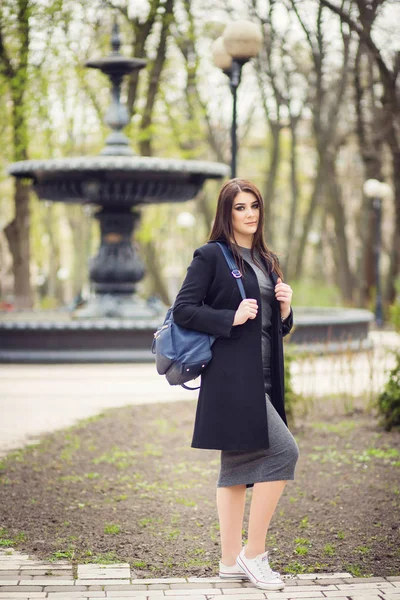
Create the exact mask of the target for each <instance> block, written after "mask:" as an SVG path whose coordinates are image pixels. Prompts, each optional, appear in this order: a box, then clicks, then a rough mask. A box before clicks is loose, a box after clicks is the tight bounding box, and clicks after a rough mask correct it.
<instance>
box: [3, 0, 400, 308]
mask: <svg viewBox="0 0 400 600" xmlns="http://www.w3.org/2000/svg"><path fill="white" fill-rule="evenodd" d="M115 18H117V19H118V23H119V26H120V30H121V39H122V46H121V53H122V54H124V55H125V56H135V57H136V58H141V57H145V58H146V59H147V60H148V62H147V66H146V68H145V69H143V70H141V71H140V72H139V71H135V72H133V73H132V74H131V75H130V76H128V77H126V78H125V81H124V83H123V88H122V100H123V102H125V103H126V105H127V108H128V112H129V119H130V122H129V125H128V126H127V127H126V128H125V133H126V134H127V136H128V137H129V140H130V142H131V146H132V148H133V149H134V151H135V152H136V153H137V154H139V155H144V156H157V157H162V158H184V159H200V160H201V159H205V160H211V161H218V162H223V163H226V164H229V163H230V160H231V143H230V130H231V125H232V95H231V91H230V88H229V78H228V77H227V76H226V74H224V72H223V71H222V70H221V68H218V67H217V66H216V64H215V63H214V62H213V51H212V49H213V43H214V42H215V40H217V38H218V37H220V36H221V34H223V32H224V30H225V28H226V26H227V25H228V24H229V23H231V22H232V21H234V20H238V19H245V20H250V21H252V22H253V23H254V24H256V25H257V26H258V28H259V31H260V32H261V34H262V46H261V50H260V52H259V54H258V55H257V57H256V58H254V59H252V60H251V61H249V62H248V63H247V64H245V65H243V69H242V73H241V82H240V85H239V87H238V88H237V120H238V130H237V140H238V154H237V175H238V176H241V177H245V178H248V179H250V180H252V181H254V182H255V183H256V184H257V185H258V186H259V187H260V189H261V190H262V192H263V195H264V197H265V203H266V215H265V216H266V224H265V227H266V239H267V243H268V245H269V247H270V248H272V249H273V250H274V251H275V252H277V253H278V255H279V257H280V261H281V265H282V267H283V271H284V274H285V279H286V281H288V282H290V285H291V286H292V288H293V290H294V299H295V304H297V305H302V306H348V307H350V306H352V307H362V308H369V309H371V310H374V307H375V295H376V277H377V272H376V268H377V264H376V260H375V259H374V247H375V246H374V244H375V243H376V235H377V227H378V226H379V228H380V232H381V242H380V269H381V282H382V299H383V312H384V318H385V319H387V318H388V314H389V309H390V306H394V305H395V303H396V295H398V294H399V293H400V290H399V285H400V283H399V272H400V271H399V270H400V242H399V239H400V237H399V236H400V100H399V93H398V85H399V84H398V72H399V69H400V50H399V48H400V6H399V4H398V3H397V2H394V1H391V0H373V1H370V2H369V1H368V0H355V1H353V2H347V1H344V2H340V3H337V2H335V0H332V2H329V1H328V0H326V1H325V0H279V1H278V0H274V1H272V0H270V1H269V2H258V1H257V0H241V1H240V2H239V1H235V0H231V1H225V0H224V1H222V0H221V1H220V0H213V1H212V2H211V1H208V0H202V1H200V0H150V1H148V0H135V1H133V0H132V1H131V0H109V1H108V0H93V1H92V2H90V3H88V2H84V1H80V0H64V1H63V0H56V1H54V2H53V1H51V0H3V2H2V4H1V7H0V139H1V144H0V302H1V303H2V304H1V305H2V308H3V309H11V308H23V309H30V308H36V309H49V308H50V309H54V308H57V307H61V306H64V305H67V304H69V303H71V302H72V301H73V299H74V298H76V297H77V295H79V294H83V296H85V294H86V295H87V294H89V291H90V290H89V283H88V267H87V264H88V260H89V258H90V257H91V256H93V255H94V254H95V252H96V249H97V247H98V245H99V237H100V234H99V229H98V225H97V224H96V223H95V222H94V220H93V219H92V216H93V213H94V212H95V211H96V207H95V206H89V205H87V206H81V205H68V204H64V203H52V202H39V201H38V199H37V197H36V196H35V193H34V192H33V191H32V190H30V187H29V185H25V184H24V182H23V181H21V180H19V181H18V183H17V184H16V183H15V180H14V179H13V178H12V177H11V176H10V175H8V174H7V167H8V165H9V164H10V163H11V162H13V161H18V160H26V159H40V158H57V157H69V156H79V155H87V154H97V153H98V152H99V151H100V150H101V148H102V147H103V145H104V139H105V137H106V135H107V131H108V129H107V127H106V125H105V124H104V120H103V117H104V113H105V112H106V110H107V107H108V104H109V94H110V92H109V84H108V82H107V81H106V79H105V78H104V76H103V75H102V74H101V73H98V72H95V71H93V70H91V69H85V68H84V63H85V61H87V60H88V59H90V58H92V57H93V56H98V55H103V56H104V55H106V54H108V53H109V49H110V32H111V29H112V24H113V21H114V19H115ZM368 179H376V180H379V181H381V182H385V183H386V184H387V186H385V189H384V193H383V192H382V197H381V198H380V199H379V201H380V209H381V210H380V213H379V214H378V212H377V210H376V209H374V201H376V194H374V193H373V194H372V197H371V194H370V193H369V192H368V190H367V189H365V188H364V184H365V182H366V180H368ZM220 185H221V181H208V182H207V183H206V184H205V186H204V188H203V190H202V191H201V192H200V193H199V194H198V196H197V197H196V198H195V199H194V200H192V201H189V202H187V203H184V204H161V205H153V206H145V207H143V208H142V209H141V221H140V224H139V225H138V227H137V232H136V234H135V243H136V244H137V245H138V247H139V251H140V255H141V257H142V259H143V260H144V262H145V264H146V267H147V277H145V278H144V279H143V280H142V281H141V282H140V284H139V287H138V291H139V293H140V294H142V295H143V296H145V297H149V296H153V295H155V296H158V297H159V298H160V299H161V300H162V301H163V302H164V303H165V304H167V305H168V304H170V303H171V302H172V301H173V298H174V295H175V293H176V291H177V289H178V288H179V286H180V284H181V282H182V279H183V277H184V275H185V271H186V268H187V265H188V264H189V262H190V260H191V257H192V254H193V250H194V248H196V247H197V246H199V245H201V244H203V243H204V242H205V241H206V239H207V235H208V232H209V230H210V226H211V222H212V218H213V214H214V210H215V205H216V198H217V194H218V189H219V187H220ZM378 220H379V222H378Z"/></svg>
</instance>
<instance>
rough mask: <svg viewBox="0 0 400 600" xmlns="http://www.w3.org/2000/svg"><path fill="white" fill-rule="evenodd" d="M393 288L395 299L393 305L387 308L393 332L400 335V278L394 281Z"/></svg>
mask: <svg viewBox="0 0 400 600" xmlns="http://www.w3.org/2000/svg"><path fill="white" fill-rule="evenodd" d="M394 287H395V288H396V292H397V298H396V301H395V302H394V304H392V305H391V306H389V318H390V320H391V322H392V323H393V325H394V328H395V330H396V331H397V332H398V333H400V277H399V278H398V279H396V281H395V284H394Z"/></svg>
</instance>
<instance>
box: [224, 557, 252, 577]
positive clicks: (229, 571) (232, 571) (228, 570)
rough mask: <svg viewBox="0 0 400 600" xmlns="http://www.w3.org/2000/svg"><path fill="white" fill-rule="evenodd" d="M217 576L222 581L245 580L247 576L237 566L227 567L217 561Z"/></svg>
mask: <svg viewBox="0 0 400 600" xmlns="http://www.w3.org/2000/svg"><path fill="white" fill-rule="evenodd" d="M219 576H220V577H221V578H222V579H247V575H246V574H245V573H243V569H241V568H240V567H238V565H237V564H234V565H232V566H230V567H227V566H226V565H224V563H222V562H221V561H219Z"/></svg>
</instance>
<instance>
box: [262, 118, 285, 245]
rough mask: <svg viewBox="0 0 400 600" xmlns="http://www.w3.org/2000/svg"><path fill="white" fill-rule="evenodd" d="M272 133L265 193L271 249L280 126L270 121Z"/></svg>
mask: <svg viewBox="0 0 400 600" xmlns="http://www.w3.org/2000/svg"><path fill="white" fill-rule="evenodd" d="M270 131H271V137H272V147H271V153H270V158H269V166H268V176H267V181H266V184H265V191H264V202H265V206H264V233H265V238H266V241H267V244H268V246H269V247H270V248H273V246H274V230H273V222H274V196H275V185H276V177H277V175H278V167H279V159H280V131H281V128H280V125H279V123H273V122H272V121H270Z"/></svg>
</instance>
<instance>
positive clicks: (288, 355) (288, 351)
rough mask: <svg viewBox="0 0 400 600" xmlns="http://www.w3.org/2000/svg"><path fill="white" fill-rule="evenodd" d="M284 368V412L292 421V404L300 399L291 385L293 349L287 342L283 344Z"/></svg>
mask: <svg viewBox="0 0 400 600" xmlns="http://www.w3.org/2000/svg"><path fill="white" fill-rule="evenodd" d="M284 347H285V370H284V376H285V412H286V416H287V419H288V421H291V422H292V423H293V420H294V411H293V408H294V405H295V404H296V402H298V400H299V399H300V396H299V394H296V392H295V391H294V390H293V385H292V375H291V372H290V365H291V363H292V362H293V360H294V353H293V349H292V348H290V346H289V345H288V344H285V346H284Z"/></svg>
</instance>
